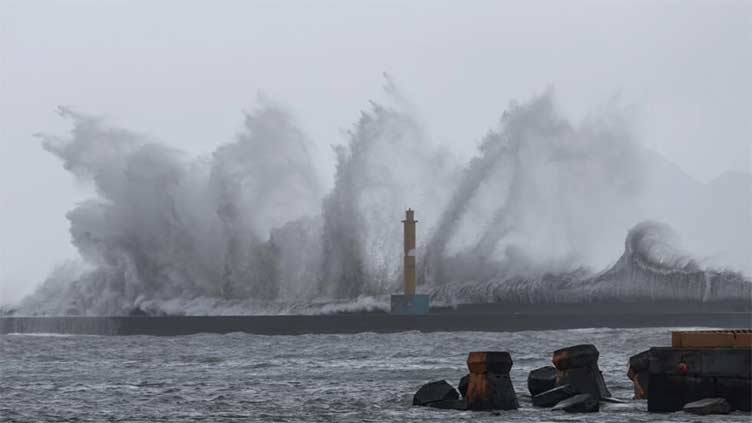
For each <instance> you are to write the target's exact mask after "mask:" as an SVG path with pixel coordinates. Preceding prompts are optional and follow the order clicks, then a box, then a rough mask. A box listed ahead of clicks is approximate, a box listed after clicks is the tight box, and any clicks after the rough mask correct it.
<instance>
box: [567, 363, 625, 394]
mask: <svg viewBox="0 0 752 423" xmlns="http://www.w3.org/2000/svg"><path fill="white" fill-rule="evenodd" d="M561 385H569V386H571V387H572V389H573V390H574V391H576V392H577V393H580V394H590V395H592V396H593V398H595V399H596V400H600V399H601V398H605V397H610V396H611V392H609V390H608V388H607V387H606V382H605V381H604V380H603V374H602V373H601V371H600V370H598V367H597V366H595V365H591V366H589V367H575V368H569V369H566V370H559V371H557V376H556V386H561Z"/></svg>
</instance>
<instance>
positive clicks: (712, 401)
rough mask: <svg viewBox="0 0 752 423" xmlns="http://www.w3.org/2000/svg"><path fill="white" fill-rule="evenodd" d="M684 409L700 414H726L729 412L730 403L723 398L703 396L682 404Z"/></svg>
mask: <svg viewBox="0 0 752 423" xmlns="http://www.w3.org/2000/svg"><path fill="white" fill-rule="evenodd" d="M684 411H686V412H687V413H692V414H697V415H700V416H705V415H708V414H728V413H730V412H731V405H730V404H729V403H728V401H726V399H725V398H704V399H701V400H699V401H694V402H690V403H689V404H686V405H685V406H684Z"/></svg>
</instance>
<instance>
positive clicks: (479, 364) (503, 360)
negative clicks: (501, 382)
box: [467, 351, 513, 375]
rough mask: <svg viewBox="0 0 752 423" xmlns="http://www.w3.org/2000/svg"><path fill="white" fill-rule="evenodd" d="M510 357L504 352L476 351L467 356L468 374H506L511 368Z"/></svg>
mask: <svg viewBox="0 0 752 423" xmlns="http://www.w3.org/2000/svg"><path fill="white" fill-rule="evenodd" d="M512 364H513V362H512V356H511V355H510V354H509V353H508V352H506V351H476V352H471V353H470V354H468V356H467V368H468V369H469V370H470V373H498V374H502V375H505V374H508V373H509V370H510V369H511V368H512Z"/></svg>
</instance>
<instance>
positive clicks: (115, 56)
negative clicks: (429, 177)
mask: <svg viewBox="0 0 752 423" xmlns="http://www.w3.org/2000/svg"><path fill="white" fill-rule="evenodd" d="M382 72H388V73H389V74H391V75H392V76H393V77H394V79H395V80H396V81H397V83H398V84H399V85H400V86H401V87H402V89H403V90H404V91H405V94H406V95H407V96H408V97H409V99H410V100H411V102H412V103H413V104H414V105H415V106H416V109H417V110H418V112H419V114H420V118H421V119H422V121H423V122H424V123H425V126H426V128H427V130H428V132H429V133H430V135H431V136H432V137H433V138H434V139H435V140H436V141H437V142H440V143H443V144H446V145H447V146H449V147H450V148H451V149H452V151H454V152H455V153H456V154H458V155H463V156H469V155H470V154H471V153H472V151H473V148H474V147H475V145H476V143H477V141H478V139H479V138H480V137H481V136H482V135H483V134H484V133H485V132H486V131H487V130H488V129H489V128H491V127H492V126H494V124H495V122H496V121H497V119H498V118H499V116H500V115H501V113H502V111H503V109H504V108H505V106H506V105H507V104H508V103H509V101H510V100H513V99H518V100H521V101H524V100H526V99H528V98H529V97H530V96H531V95H534V94H535V93H540V92H542V91H543V90H544V89H545V88H546V87H548V86H551V85H552V86H554V87H555V90H556V94H557V101H558V102H559V104H560V105H561V106H562V108H563V109H564V110H565V112H566V113H567V114H568V115H569V116H571V117H573V118H578V117H581V116H583V115H585V114H587V113H588V112H589V111H592V110H597V109H598V107H599V105H602V104H604V103H606V102H609V101H610V99H612V98H613V97H615V96H618V98H619V101H620V102H621V103H622V104H624V105H626V106H628V108H629V110H631V111H632V113H633V116H632V117H631V118H632V119H633V122H634V125H635V130H636V132H637V133H638V134H639V137H640V140H641V141H642V142H643V143H644V144H645V145H647V146H649V147H651V148H653V149H655V150H657V151H658V152H660V153H662V154H663V155H665V156H666V157H667V158H668V159H669V160H671V161H672V162H674V163H676V164H677V165H679V166H680V167H681V168H682V169H684V170H685V171H686V172H687V173H688V174H690V175H691V176H693V177H694V178H696V179H698V180H700V181H708V180H710V179H712V178H714V177H716V176H717V175H719V174H720V173H722V172H724V171H728V170H740V171H750V161H751V160H752V152H751V147H750V133H751V132H752V131H751V130H752V123H751V122H752V119H751V118H750V110H751V107H750V99H752V83H751V82H750V75H752V1H720V0H716V1H701V2H698V1H662V2H658V1H650V2H637V1H629V2H627V1H620V2H616V1H611V2H602V1H598V2H595V1H592V2H591V1H577V2H563V1H548V2H530V1H515V2H512V1H488V2H483V1H472V2H460V1H452V2H449V1H446V2H444V1H436V0H430V1H415V0H413V1H404V0H402V1H378V2H377V1H339V2H331V1H330V2H327V1H310V2H303V1H295V2H294V1H286V2H281V1H243V2H240V1H238V2H231V1H224V2H210V1H203V2H187V1H160V2H156V1H139V2H137V1H93V0H92V1H58V2H41V1H39V2H32V1H9V0H2V1H0V160H1V162H0V204H1V205H2V207H1V208H0V304H2V303H8V302H13V301H16V300H18V299H19V298H20V297H21V296H22V295H24V294H26V293H28V292H30V291H31V290H32V289H33V288H34V286H36V285H37V284H38V283H39V282H40V281H41V280H42V279H43V278H44V277H45V276H46V275H47V274H48V272H49V271H50V269H51V268H52V267H53V266H54V265H55V264H57V263H60V262H61V261H64V260H65V259H67V258H74V257H76V256H77V254H76V252H75V250H74V249H73V248H72V247H71V246H70V240H69V235H68V222H67V220H66V219H65V213H66V211H68V210H69V209H71V208H72V207H73V205H74V204H75V203H76V202H78V201H81V200H82V199H84V198H86V197H87V196H89V195H90V193H89V192H88V191H87V189H86V187H84V186H78V185H77V184H76V182H75V181H74V180H73V179H72V177H71V176H70V175H69V174H68V173H67V172H65V171H64V170H63V169H62V166H61V164H60V163H59V162H58V161H57V160H56V159H55V158H53V157H52V156H51V155H50V154H49V153H47V152H45V151H43V150H42V148H41V146H40V142H39V140H38V139H36V138H34V137H33V136H32V134H33V133H35V132H45V133H59V134H64V133H65V132H66V131H68V130H69V129H70V127H69V124H68V122H66V121H64V120H62V119H61V118H60V117H59V116H58V115H57V114H56V113H55V110H56V107H57V106H58V105H67V106H71V107H73V108H74V109H76V110H78V111H81V112H86V113H92V114H99V115H106V116H108V117H109V118H110V120H111V121H112V122H113V123H115V124H117V125H120V126H124V127H127V128H130V129H134V130H137V131H140V132H145V133H148V134H150V135H151V136H153V137H154V138H156V139H159V140H162V141H164V142H166V143H169V144H171V145H173V146H176V147H178V148H181V149H184V150H187V151H189V152H191V153H195V154H201V153H209V152H211V151H212V150H213V149H214V148H215V147H216V146H217V145H219V144H221V143H225V142H228V141H231V140H232V138H233V136H234V134H235V132H237V131H238V130H239V129H240V127H241V124H242V114H241V113H242V110H252V109H253V108H254V105H255V101H256V95H257V93H258V92H259V91H262V92H263V93H265V94H266V95H267V96H269V97H271V98H273V99H275V100H276V101H278V102H281V103H282V104H284V105H286V106H287V107H288V108H289V109H290V110H292V111H293V112H294V113H295V115H296V116H297V118H298V120H299V122H300V124H301V126H302V127H303V129H304V130H305V131H306V132H307V133H308V134H309V136H310V137H311V138H312V139H314V141H315V142H316V145H317V150H316V151H315V155H316V158H317V160H318V161H319V169H321V170H322V171H323V172H324V174H323V175H322V176H323V177H324V178H328V179H325V180H331V172H333V169H332V166H331V163H332V154H331V152H330V148H329V146H330V145H331V144H336V143H340V142H342V141H343V140H344V136H343V134H342V132H343V130H345V129H348V128H349V127H351V125H352V123H353V122H354V121H355V120H356V119H357V118H358V116H359V113H360V110H362V109H364V108H367V107H368V100H369V99H378V98H379V97H380V95H381V86H382V83H383V77H382Z"/></svg>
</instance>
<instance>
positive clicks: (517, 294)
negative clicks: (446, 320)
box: [426, 221, 752, 304]
mask: <svg viewBox="0 0 752 423" xmlns="http://www.w3.org/2000/svg"><path fill="white" fill-rule="evenodd" d="M672 241H673V242H672ZM675 241H676V234H675V233H674V232H673V231H672V230H671V228H670V227H668V226H667V225H665V224H662V223H657V222H651V221H647V222H642V223H640V224H638V225H636V226H635V227H634V228H632V229H631V230H630V231H629V233H628V235H627V238H626V241H625V248H624V253H623V254H622V256H621V257H620V258H619V260H618V261H617V262H616V263H615V264H614V265H613V266H611V267H609V268H608V269H606V270H604V271H602V272H600V273H597V274H592V273H591V272H589V271H588V270H586V269H584V268H578V269H575V270H572V271H569V272H558V273H557V272H541V273H537V274H535V273H532V274H531V273H530V272H524V273H516V272H510V273H509V274H504V275H503V276H501V277H500V278H495V279H491V280H488V281H467V282H464V283H451V284H446V285H443V286H441V287H438V288H434V289H428V290H426V293H429V294H430V295H431V297H432V300H434V302H435V303H439V304H458V303H489V302H491V303H507V304H510V303H511V304H551V303H583V302H584V303H590V302H599V301H604V302H641V301H646V302H652V301H667V300H668V301H680V302H681V301H690V302H716V301H727V300H746V301H750V300H752V280H750V279H749V278H746V277H745V276H744V275H743V274H741V273H739V272H733V271H719V270H713V269H703V268H701V267H700V266H699V265H698V264H697V262H696V261H695V260H694V259H692V258H691V257H689V256H687V255H686V253H684V252H683V251H681V250H680V249H679V248H678V247H677V244H676V243H675Z"/></svg>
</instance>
